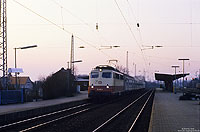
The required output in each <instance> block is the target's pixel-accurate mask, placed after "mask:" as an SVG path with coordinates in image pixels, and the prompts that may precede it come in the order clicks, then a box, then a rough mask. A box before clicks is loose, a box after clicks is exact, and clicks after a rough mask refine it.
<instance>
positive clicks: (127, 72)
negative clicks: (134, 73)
mask: <svg viewBox="0 0 200 132" xmlns="http://www.w3.org/2000/svg"><path fill="white" fill-rule="evenodd" d="M126 74H129V71H128V51H127V52H126Z"/></svg>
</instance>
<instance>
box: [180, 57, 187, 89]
mask: <svg viewBox="0 0 200 132" xmlns="http://www.w3.org/2000/svg"><path fill="white" fill-rule="evenodd" d="M178 60H182V61H183V88H184V61H185V60H190V59H178Z"/></svg>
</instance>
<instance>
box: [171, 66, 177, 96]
mask: <svg viewBox="0 0 200 132" xmlns="http://www.w3.org/2000/svg"><path fill="white" fill-rule="evenodd" d="M172 68H174V69H175V87H174V93H175V94H176V84H177V80H176V68H179V66H172Z"/></svg>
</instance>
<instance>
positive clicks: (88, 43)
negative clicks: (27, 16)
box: [13, 0, 112, 58]
mask: <svg viewBox="0 0 200 132" xmlns="http://www.w3.org/2000/svg"><path fill="white" fill-rule="evenodd" d="M13 1H14V2H15V3H17V4H18V5H20V6H22V7H23V8H25V9H27V10H28V11H30V12H32V13H33V14H35V15H37V16H39V17H40V18H42V19H43V20H45V21H47V22H49V23H50V24H52V25H54V26H56V27H57V28H59V29H61V30H63V31H64V32H66V33H68V34H70V35H71V34H74V33H72V32H70V31H68V30H66V29H64V28H63V27H62V26H59V25H58V24H56V23H54V22H52V21H51V20H49V19H47V18H45V17H43V16H42V15H40V14H39V13H37V12H35V11H33V10H31V9H30V8H28V7H26V6H25V5H23V4H21V3H20V2H18V1H16V0H13ZM74 37H76V38H77V39H79V40H80V41H82V42H84V43H86V44H87V45H89V46H91V47H93V48H94V49H96V50H98V51H100V52H101V53H102V54H104V55H105V56H107V57H109V58H112V57H111V56H110V55H108V54H106V53H105V52H103V51H101V50H99V48H98V47H96V46H94V45H93V44H91V43H90V42H88V41H86V40H84V39H82V38H81V37H79V36H77V35H74Z"/></svg>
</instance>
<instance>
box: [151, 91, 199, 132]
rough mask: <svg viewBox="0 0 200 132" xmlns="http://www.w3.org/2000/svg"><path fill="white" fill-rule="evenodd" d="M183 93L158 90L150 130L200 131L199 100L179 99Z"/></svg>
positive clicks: (165, 131)
mask: <svg viewBox="0 0 200 132" xmlns="http://www.w3.org/2000/svg"><path fill="white" fill-rule="evenodd" d="M181 95H182V93H177V94H174V93H170V92H165V91H162V90H160V89H157V90H156V93H155V97H154V103H153V108H152V114H151V121H150V124H149V132H200V105H199V100H179V97H180V96H181Z"/></svg>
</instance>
